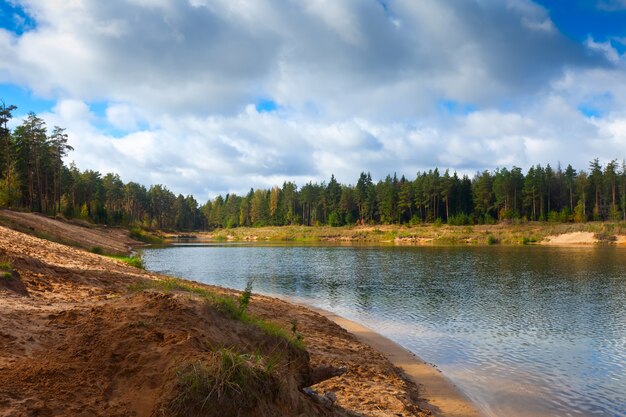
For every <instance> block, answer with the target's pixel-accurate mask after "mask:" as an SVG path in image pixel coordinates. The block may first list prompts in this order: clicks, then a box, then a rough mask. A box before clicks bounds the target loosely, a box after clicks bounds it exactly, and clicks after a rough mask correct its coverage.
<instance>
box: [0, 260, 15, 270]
mask: <svg viewBox="0 0 626 417" xmlns="http://www.w3.org/2000/svg"><path fill="white" fill-rule="evenodd" d="M12 268H13V266H12V265H11V262H9V261H0V269H6V270H10V269H12Z"/></svg>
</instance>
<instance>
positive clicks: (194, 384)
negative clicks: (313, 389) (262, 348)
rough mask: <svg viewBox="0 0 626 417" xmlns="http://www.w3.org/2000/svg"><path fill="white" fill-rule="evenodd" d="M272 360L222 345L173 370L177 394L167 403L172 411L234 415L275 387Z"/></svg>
mask: <svg viewBox="0 0 626 417" xmlns="http://www.w3.org/2000/svg"><path fill="white" fill-rule="evenodd" d="M275 364H276V362H275V361H274V360H271V359H268V358H266V357H264V356H262V355H259V354H249V353H238V352H235V351H234V350H232V349H227V348H222V349H219V350H217V351H215V352H212V353H211V354H210V355H209V356H208V358H207V359H205V360H196V361H192V362H190V363H188V364H187V365H185V366H182V367H181V368H180V369H179V370H178V371H177V376H178V395H177V396H176V397H175V398H174V400H173V401H172V403H171V412H172V414H173V415H179V416H189V415H203V416H214V415H215V416H217V415H220V416H223V415H236V414H239V412H240V411H241V410H242V409H250V408H253V407H254V406H256V405H257V404H258V402H259V401H261V400H271V399H272V397H274V395H275V393H276V392H277V391H278V384H277V380H276V379H275V378H274V377H273V376H272V369H273V368H274V366H275Z"/></svg>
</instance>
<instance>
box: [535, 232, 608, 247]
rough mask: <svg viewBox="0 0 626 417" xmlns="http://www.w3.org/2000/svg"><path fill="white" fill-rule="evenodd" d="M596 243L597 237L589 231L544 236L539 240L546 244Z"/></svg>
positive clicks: (574, 244)
mask: <svg viewBox="0 0 626 417" xmlns="http://www.w3.org/2000/svg"><path fill="white" fill-rule="evenodd" d="M596 243H598V239H597V238H596V237H595V234H593V233H591V232H573V233H564V234H561V235H553V236H546V238H545V240H544V241H543V242H541V244H543V245H548V246H576V245H594V244H596Z"/></svg>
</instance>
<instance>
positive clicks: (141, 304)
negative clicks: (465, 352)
mask: <svg viewBox="0 0 626 417" xmlns="http://www.w3.org/2000/svg"><path fill="white" fill-rule="evenodd" d="M74 231H75V232H76V233H77V234H80V232H82V230H81V229H78V228H77V229H75V230H74ZM106 237H107V236H105V235H103V238H106ZM94 243H98V242H94ZM91 244H92V242H89V245H91ZM0 272H2V274H3V277H4V278H3V279H4V280H5V281H0V284H2V285H0V300H1V301H2V302H0V329H1V330H0V348H1V349H0V370H1V371H2V372H0V382H1V383H0V404H2V405H3V406H6V407H8V408H7V409H6V410H3V411H4V413H3V412H0V415H31V414H32V415H34V414H42V413H45V414H51V415H52V414H54V415H74V414H78V413H80V412H83V413H84V412H87V413H89V414H90V415H97V416H122V415H137V416H149V415H157V414H158V415H162V414H163V410H166V411H167V410H169V409H170V408H171V407H173V405H172V404H176V403H175V402H174V400H175V399H176V398H179V397H178V396H179V395H180V392H185V391H180V390H184V389H185V386H184V385H180V383H181V382H180V381H181V380H178V379H176V378H175V377H174V376H175V375H177V374H179V373H180V372H182V371H184V370H187V369H189V367H188V366H187V367H185V366H184V364H193V363H196V362H194V360H200V359H202V360H205V361H206V360H209V358H213V357H215V355H218V356H219V355H220V354H222V355H224V354H230V355H237V357H238V358H240V359H241V360H244V361H248V359H247V358H250V357H254V358H260V359H255V360H259V361H266V360H267V361H268V363H269V361H273V360H275V359H273V358H282V359H279V360H280V361H281V363H280V364H279V365H276V366H278V368H275V369H276V370H275V371H272V372H274V373H273V374H272V375H274V376H272V377H271V378H270V380H271V381H274V382H276V381H278V374H276V372H278V369H280V372H281V373H280V378H287V379H285V380H284V383H282V384H279V385H276V386H275V387H274V389H275V391H273V392H274V394H275V395H273V396H270V397H268V396H265V395H262V394H258V395H259V397H258V398H259V401H261V402H260V403H259V407H261V408H259V409H258V410H256V409H246V410H244V412H243V414H242V416H250V417H251V416H255V417H272V416H274V415H293V416H296V415H319V416H325V417H352V416H355V415H376V416H380V417H392V416H393V417H396V416H402V417H426V416H427V415H429V414H428V411H427V410H426V409H425V408H422V407H420V404H421V403H423V402H421V401H420V396H419V393H418V385H417V384H415V383H413V382H412V381H411V380H409V379H407V378H406V376H405V375H404V373H403V372H402V371H401V370H400V369H398V368H396V366H395V364H393V363H391V362H390V361H389V359H387V357H386V356H385V355H384V354H383V353H381V352H380V351H378V350H377V349H376V348H374V347H371V346H369V345H368V344H366V343H363V342H361V341H360V339H359V338H358V334H356V333H350V332H348V331H346V330H345V329H344V328H342V327H341V326H339V325H338V324H336V323H335V322H333V321H331V320H330V319H328V318H324V317H323V316H320V315H319V314H318V313H315V312H314V311H312V310H311V309H310V308H307V307H304V306H302V305H298V304H296V303H291V302H287V301H283V300H280V299H278V298H271V297H267V296H261V295H259V297H253V299H252V300H251V303H250V305H249V310H248V311H249V312H250V313H249V314H251V317H254V318H255V319H254V320H253V321H252V322H248V321H246V320H237V319H236V318H233V317H231V316H229V315H228V314H227V313H224V311H223V310H221V309H220V308H219V305H218V304H215V303H207V300H206V299H205V298H204V297H203V295H202V294H209V293H210V294H213V295H212V296H213V297H218V298H217V299H218V300H219V299H221V298H219V297H227V298H228V299H234V300H235V301H234V302H235V303H236V302H237V301H236V300H237V299H238V297H240V296H241V292H240V291H235V290H229V289H227V288H224V287H215V286H211V285H207V284H202V283H196V282H191V281H187V280H184V279H181V280H176V279H175V278H170V277H167V276H163V275H160V274H157V273H152V272H150V271H144V270H141V269H138V268H134V267H131V266H128V265H126V264H125V263H123V262H120V261H118V260H114V259H111V258H107V257H104V256H101V255H98V254H94V253H89V252H86V251H85V250H81V249H77V248H74V247H70V246H67V245H62V244H58V243H54V242H51V241H48V240H43V239H40V238H36V237H33V236H29V235H26V234H23V233H21V232H17V231H13V230H10V229H6V228H4V227H0ZM9 275H10V277H8V278H7V276H9ZM170 280H176V281H174V282H172V281H170ZM151 283H154V284H151ZM170 284H171V285H170ZM196 290H197V291H196ZM217 302H218V301H216V303H217ZM256 319H259V320H261V321H262V322H266V323H267V322H271V323H273V325H271V326H270V327H268V328H265V327H263V326H261V325H260V324H255V323H256ZM259 323H261V322H259ZM293 323H297V324H298V326H299V327H298V330H297V334H300V335H302V337H303V338H304V339H305V340H309V343H308V344H307V348H306V351H302V352H306V353H302V352H300V351H299V350H297V349H295V347H293V346H292V345H291V344H289V343H285V339H283V338H286V340H290V336H289V335H290V334H291V333H289V329H290V328H292V327H291V326H295V324H293ZM274 325H275V326H278V328H282V329H283V331H284V332H286V333H285V334H284V335H283V336H280V334H282V333H280V334H278V335H277V334H274V333H272V330H271V329H272V328H274V327H272V326H274ZM259 326H260V327H259ZM264 329H265V330H264ZM292 332H293V333H294V334H295V332H296V330H293V328H292ZM229 346H230V347H233V348H232V349H233V350H232V351H231V350H229V348H228V347H229ZM290 346H291V347H290ZM60 347H62V348H60ZM258 349H263V350H262V351H261V353H259V351H258ZM220 352H222V353H220ZM224 352H226V353H224ZM233 352H234V353H233ZM207 355H208V356H207ZM249 355H251V356H249ZM259 355H260V356H259ZM211 363H212V362H211ZM217 363H222V362H219V361H218V362H217ZM245 363H248V362H245ZM250 364H251V365H246V366H253V364H254V366H258V363H257V362H250ZM273 366H274V365H273ZM329 366H330V367H331V369H332V368H337V369H340V368H343V367H345V369H346V372H345V373H344V374H343V375H340V376H337V377H336V378H330V379H326V378H324V379H321V382H319V381H318V380H317V379H312V378H313V375H314V374H317V375H321V373H323V370H324V369H325V368H328V367H329ZM192 369H194V368H192ZM264 369H265V368H264ZM318 370H320V371H318ZM316 372H317V373H316ZM320 372H321V373H320ZM35 375H37V377H34V376H35ZM268 378H269V377H268ZM300 380H302V381H309V382H304V384H308V385H309V386H315V390H316V391H317V392H319V395H318V394H316V395H317V397H309V396H307V394H305V393H303V392H302V391H301V390H300V389H298V387H299V386H300V382H298V381H300ZM304 386H306V385H304ZM261 392H262V390H261ZM335 393H336V396H335ZM327 394H328V395H329V397H326V395H327ZM255 395H256V394H255ZM324 398H332V399H333V400H332V401H331V403H330V404H329V403H325V402H324V401H323V400H324ZM334 401H336V403H334ZM189 404H190V406H193V405H194V404H197V403H195V402H191V403H189ZM228 404H232V403H228ZM228 404H225V405H224V406H228ZM282 407H288V408H284V409H283V408H282ZM276 409H280V410H283V411H281V412H280V413H277V412H274V411H271V412H270V411H267V410H276ZM255 410H256V411H259V413H257V412H256V411H255ZM262 410H266V411H267V412H265V411H262ZM285 410H293V412H292V411H289V412H286V411H285ZM298 410H299V411H298ZM261 411H262V412H261ZM281 413H282V414H281ZM303 413H304V414H303ZM166 415H167V413H166ZM226 415H229V413H228V412H227V413H226ZM450 417H456V416H454V415H450Z"/></svg>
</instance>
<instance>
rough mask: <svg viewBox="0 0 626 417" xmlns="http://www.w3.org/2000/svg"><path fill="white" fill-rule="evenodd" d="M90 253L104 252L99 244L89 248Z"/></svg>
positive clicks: (100, 253) (98, 253)
mask: <svg viewBox="0 0 626 417" xmlns="http://www.w3.org/2000/svg"><path fill="white" fill-rule="evenodd" d="M91 253H95V254H96V255H102V254H104V250H103V249H102V248H101V247H100V246H94V247H93V248H91Z"/></svg>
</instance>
